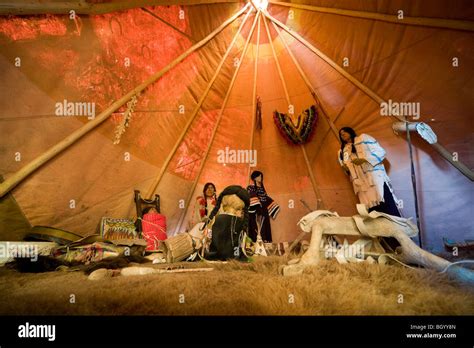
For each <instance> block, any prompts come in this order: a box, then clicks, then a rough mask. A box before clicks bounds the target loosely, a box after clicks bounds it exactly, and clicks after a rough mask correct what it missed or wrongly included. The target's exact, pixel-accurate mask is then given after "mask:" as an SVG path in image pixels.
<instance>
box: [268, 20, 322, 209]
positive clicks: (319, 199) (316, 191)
mask: <svg viewBox="0 0 474 348" xmlns="http://www.w3.org/2000/svg"><path fill="white" fill-rule="evenodd" d="M263 23H264V24H265V28H266V30H267V35H268V41H269V42H270V47H271V49H272V53H273V59H274V60H275V63H276V66H277V70H278V75H279V76H280V81H281V84H282V86H283V90H284V91H285V98H286V102H287V103H288V104H287V105H288V106H289V105H291V100H290V95H289V94H288V88H287V85H286V81H285V77H284V76H283V71H282V70H281V66H280V62H279V61H278V57H277V54H276V52H275V47H274V46H273V41H272V37H271V35H270V29H269V28H268V24H267V21H266V19H265V17H263ZM300 148H301V152H302V153H303V157H304V161H305V163H306V168H307V170H308V174H309V178H310V180H311V185H312V187H313V191H314V194H315V196H316V201H317V207H316V210H318V209H325V204H324V201H323V199H322V196H321V192H320V191H319V188H318V184H317V183H316V178H315V177H314V173H313V170H312V169H311V164H310V163H309V159H308V154H307V153H306V148H305V146H304V144H300Z"/></svg>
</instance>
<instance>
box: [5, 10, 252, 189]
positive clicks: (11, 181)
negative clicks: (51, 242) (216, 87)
mask: <svg viewBox="0 0 474 348" xmlns="http://www.w3.org/2000/svg"><path fill="white" fill-rule="evenodd" d="M248 6H249V5H248V4H247V5H246V6H245V7H243V8H242V9H241V10H239V11H238V12H237V13H236V14H234V15H233V16H231V17H230V18H229V19H227V20H226V21H225V22H224V23H222V24H221V25H220V26H219V27H217V28H216V29H214V31H212V32H211V33H210V34H209V35H208V36H206V37H205V38H204V39H202V40H201V41H199V42H198V43H196V44H195V45H193V46H191V47H190V48H189V49H188V50H187V51H186V52H184V53H183V54H181V55H180V56H179V57H177V58H176V59H175V60H173V61H172V62H171V63H169V64H168V65H167V66H166V67H164V68H163V69H161V70H160V71H159V72H157V73H156V74H154V75H152V76H151V77H149V78H148V79H147V80H146V81H145V82H143V83H142V84H140V85H139V86H137V87H135V88H134V89H132V90H131V91H130V92H128V93H127V94H126V95H124V96H123V97H122V98H120V99H119V100H117V101H115V102H114V103H113V104H112V105H110V106H109V107H108V108H106V109H105V110H104V111H102V112H101V113H100V114H99V115H98V116H96V117H95V118H94V119H93V120H92V121H90V122H88V123H86V124H85V125H83V126H82V127H81V128H79V129H78V130H76V131H74V132H73V133H72V134H70V135H68V136H67V137H66V138H64V139H63V140H61V141H60V142H59V143H57V144H56V145H54V146H52V147H51V148H49V149H48V150H46V151H45V152H44V153H42V154H41V155H39V156H38V157H36V158H35V159H34V160H33V161H31V162H30V163H28V164H27V165H26V166H24V167H23V168H21V169H20V170H19V171H17V172H16V173H15V174H13V175H12V176H10V177H9V178H7V179H6V180H5V181H4V182H2V183H1V184H0V197H3V196H4V195H5V194H6V193H8V192H10V190H12V189H13V188H14V187H15V186H16V185H18V184H19V183H20V182H21V181H22V180H24V179H25V178H26V177H27V176H28V175H30V174H31V173H33V172H34V171H36V170H37V169H38V168H39V167H41V166H42V165H43V164H45V163H46V162H48V161H49V160H50V159H51V158H53V157H55V156H56V155H58V154H59V153H61V152H62V151H63V150H64V149H66V148H68V147H69V146H71V145H72V144H74V143H75V142H76V141H77V140H79V139H80V138H82V137H83V136H84V135H86V134H87V133H89V132H90V131H91V130H92V129H94V128H95V127H97V126H98V125H99V124H101V123H102V122H104V121H105V120H106V119H107V118H108V117H109V116H110V115H111V114H112V113H113V112H114V111H116V110H117V109H118V108H120V107H121V106H122V105H123V104H125V103H126V102H127V101H128V100H130V99H131V98H132V97H133V96H134V95H138V94H139V93H140V92H142V91H143V90H144V89H145V88H147V87H148V86H149V85H151V84H152V83H153V82H155V81H156V80H158V79H159V78H160V77H162V76H163V75H164V74H166V73H167V72H168V71H170V70H171V69H172V68H173V67H175V66H176V65H177V64H178V63H180V62H181V61H183V60H184V59H185V58H186V57H188V56H189V55H190V54H191V53H193V52H195V51H196V50H198V49H199V48H201V47H202V46H204V45H205V44H206V43H208V42H209V41H210V40H212V39H213V38H214V37H215V36H216V35H217V34H219V33H220V32H221V31H222V30H224V29H225V28H226V27H227V26H228V25H229V24H231V23H232V22H233V21H235V20H236V19H237V18H238V17H239V16H240V15H241V14H242V13H244V12H245V10H246V9H247V8H248Z"/></svg>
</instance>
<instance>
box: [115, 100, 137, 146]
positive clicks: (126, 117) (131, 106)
mask: <svg viewBox="0 0 474 348" xmlns="http://www.w3.org/2000/svg"><path fill="white" fill-rule="evenodd" d="M137 97H138V96H137V95H134V96H133V97H132V99H130V100H129V101H128V102H127V110H125V113H124V114H123V120H122V123H120V124H119V125H118V126H117V128H116V129H115V140H114V145H117V144H119V143H120V139H121V138H122V134H123V133H125V130H126V128H127V127H128V126H130V122H131V120H132V113H133V111H134V110H135V106H136V105H137V100H138V99H137Z"/></svg>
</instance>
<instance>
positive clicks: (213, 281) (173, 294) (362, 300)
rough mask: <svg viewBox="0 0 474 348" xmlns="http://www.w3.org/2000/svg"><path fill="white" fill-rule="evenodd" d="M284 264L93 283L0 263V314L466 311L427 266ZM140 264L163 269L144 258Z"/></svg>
mask: <svg viewBox="0 0 474 348" xmlns="http://www.w3.org/2000/svg"><path fill="white" fill-rule="evenodd" d="M286 262H287V259H286V258H284V257H267V258H264V257H261V258H257V259H256V260H255V261H254V262H253V263H240V262H237V261H231V262H228V263H226V264H223V263H213V264H207V263H203V262H193V263H180V264H173V266H177V265H185V267H186V268H192V267H213V268H214V271H211V272H202V273H198V272H196V273H193V272H191V273H174V274H150V275H143V276H130V277H124V276H119V277H113V278H107V279H103V280H98V281H90V280H88V279H87V275H86V274H85V273H84V272H82V271H76V272H64V271H56V272H49V273H19V272H17V271H15V270H13V269H7V268H5V267H3V268H1V269H0V298H3V299H8V300H7V301H0V314H1V315H13V314H17V315H22V314H33V315H45V314H49V315H54V314H56V315H473V314H474V290H473V289H468V288H465V287H461V286H459V285H458V284H456V283H453V282H452V281H450V280H449V279H448V278H446V277H445V276H444V275H442V274H438V273H436V272H434V271H429V270H425V269H407V268H402V267H398V266H381V265H377V264H373V265H369V264H346V265H339V264H337V263H336V262H335V261H322V262H321V264H320V265H319V266H317V267H313V268H310V269H307V270H306V271H305V272H304V274H303V275H301V276H297V277H283V276H281V275H279V274H278V267H279V266H280V265H282V264H284V263H286ZM141 266H148V267H156V268H163V267H165V268H166V265H161V266H159V265H151V264H150V263H148V264H142V265H141ZM84 271H88V272H90V269H87V270H84ZM71 295H74V299H75V302H74V303H71V298H72V296H71ZM180 295H184V303H180V299H181V302H182V300H183V297H182V296H181V297H180ZM402 298H403V301H401V299H402Z"/></svg>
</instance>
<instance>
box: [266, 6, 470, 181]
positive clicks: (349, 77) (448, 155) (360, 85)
mask: <svg viewBox="0 0 474 348" xmlns="http://www.w3.org/2000/svg"><path fill="white" fill-rule="evenodd" d="M264 15H265V16H266V17H267V18H268V19H270V20H271V21H272V22H273V23H275V24H277V25H278V26H279V27H280V28H282V29H283V30H285V31H286V32H287V33H288V34H290V35H291V36H293V37H294V38H295V39H297V40H298V41H299V42H301V43H302V44H303V45H305V46H306V47H307V48H309V49H310V50H311V51H312V52H313V53H315V54H316V55H317V56H319V57H320V58H321V59H322V60H324V61H325V62H326V63H327V64H329V65H330V66H331V67H332V68H334V70H336V71H337V72H339V73H340V74H341V75H342V76H344V77H345V78H346V79H347V80H349V82H351V83H352V84H353V85H355V86H356V87H357V88H359V89H360V90H361V91H362V92H364V93H365V94H367V95H368V96H369V97H370V98H371V99H372V100H374V101H375V102H376V103H377V104H379V105H381V104H382V103H386V102H385V100H384V99H383V98H382V97H381V96H379V95H378V94H377V93H376V92H374V91H373V90H372V89H370V88H369V87H367V86H366V85H364V84H363V83H362V82H360V81H359V80H358V79H356V78H355V77H354V76H352V75H351V74H350V73H348V72H347V71H346V70H344V69H343V68H342V67H340V66H339V65H337V63H336V62H334V61H333V60H332V59H331V58H329V57H328V56H327V55H325V54H324V53H323V52H321V51H320V50H319V49H317V48H316V47H314V46H313V45H312V44H311V43H309V42H308V41H307V40H305V39H304V38H303V37H302V36H301V35H300V34H298V33H296V32H294V31H293V30H291V29H290V28H288V26H286V25H285V24H283V23H282V22H280V21H279V20H277V19H275V18H274V17H272V16H271V15H270V14H269V13H268V12H266V13H264ZM393 117H395V118H396V119H398V120H399V121H401V122H405V119H404V118H403V117H400V116H393ZM433 148H434V149H435V150H436V151H438V153H439V154H440V155H441V156H442V157H443V158H444V159H445V160H447V161H448V162H449V163H451V164H452V165H453V166H454V167H455V168H456V169H458V170H459V171H460V172H461V173H462V174H463V175H465V176H466V177H467V178H469V179H470V180H471V181H474V172H473V171H472V170H471V169H469V168H468V167H467V166H466V165H465V164H464V163H462V162H461V161H459V160H457V161H455V160H454V159H453V155H452V153H450V152H449V151H448V150H447V149H446V148H444V147H443V146H442V145H441V144H439V143H436V144H433Z"/></svg>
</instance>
